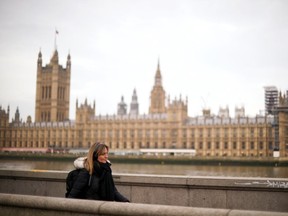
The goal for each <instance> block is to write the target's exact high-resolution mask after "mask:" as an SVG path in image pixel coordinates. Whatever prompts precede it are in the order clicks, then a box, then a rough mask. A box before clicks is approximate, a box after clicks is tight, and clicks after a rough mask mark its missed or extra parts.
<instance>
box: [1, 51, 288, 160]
mask: <svg viewBox="0 0 288 216" xmlns="http://www.w3.org/2000/svg"><path fill="white" fill-rule="evenodd" d="M37 65H38V67H37V85H36V86H37V88H36V107H35V109H36V110H35V111H36V112H35V121H34V122H32V120H31V117H28V119H27V120H26V121H22V119H21V118H20V112H19V110H18V109H17V111H16V113H15V118H13V120H12V121H11V122H9V115H10V109H9V107H8V108H7V110H5V109H4V108H2V107H0V147H1V148H39V149H40V148H44V149H45V148H53V149H66V150H69V149H70V150H71V149H87V148H89V147H90V145H91V144H93V143H95V142H105V143H106V144H108V145H109V146H110V149H111V151H114V152H117V151H118V152H125V151H139V152H140V150H142V152H143V149H170V150H169V151H171V149H175V151H176V150H179V149H186V150H189V151H190V150H192V152H193V154H194V155H196V156H213V157H217V156H218V157H224V156H227V157H270V156H273V151H274V149H275V146H276V144H277V148H278V149H279V154H280V157H287V156H288V145H287V144H288V111H287V108H288V102H287V95H285V94H284V95H280V96H279V103H278V96H277V95H276V92H275V91H274V89H268V88H267V95H265V96H267V99H268V100H267V110H268V111H269V110H271V107H272V105H273V106H274V105H277V107H278V108H277V112H276V114H277V122H276V121H275V118H274V116H273V115H256V116H255V117H247V116H245V109H244V107H240V108H239V107H236V108H235V117H230V115H229V108H228V107H226V108H220V110H219V113H218V115H213V114H211V111H210V110H209V109H205V110H203V115H200V116H195V117H190V116H188V98H185V99H183V98H182V97H181V95H180V97H179V98H175V99H174V100H171V99H170V97H167V96H166V93H165V90H164V85H163V83H162V74H161V70H160V63H159V61H158V65H157V69H156V73H155V77H154V85H153V86H152V90H151V94H150V106H149V111H148V114H139V109H138V107H139V104H138V98H137V93H136V89H134V90H133V94H132V101H131V104H130V110H127V109H129V107H128V106H127V104H126V103H125V102H124V97H123V96H122V98H121V101H120V102H119V104H118V108H117V114H114V115H97V112H96V111H97V109H96V105H95V101H94V102H93V104H89V103H88V101H87V100H85V101H84V103H82V104H79V103H78V100H77V101H76V118H75V120H70V119H69V100H70V72H71V57H70V55H68V57H67V64H66V68H63V67H62V66H61V65H59V63H58V52H57V50H55V52H54V55H53V57H52V58H51V61H50V63H49V64H47V65H46V66H45V67H42V55H41V52H40V53H39V55H38V63H37ZM265 90H266V89H265ZM271 91H272V93H271ZM270 93H271V94H270ZM270 98H273V100H270ZM275 101H277V103H276V102H275ZM268 113H269V112H268ZM275 125H277V127H275ZM275 128H277V130H275ZM153 151H155V150H153Z"/></svg>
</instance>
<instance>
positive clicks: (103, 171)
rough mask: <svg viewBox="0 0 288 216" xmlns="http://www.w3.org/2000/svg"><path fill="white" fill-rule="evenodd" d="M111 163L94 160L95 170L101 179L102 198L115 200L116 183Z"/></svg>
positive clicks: (100, 191)
mask: <svg viewBox="0 0 288 216" xmlns="http://www.w3.org/2000/svg"><path fill="white" fill-rule="evenodd" d="M110 165H111V164H110V163H108V162H107V163H100V162H98V161H95V162H94V172H95V173H96V175H97V176H98V177H100V181H99V194H100V197H101V199H102V200H106V201H114V200H115V185H114V181H113V177H112V170H111V168H110Z"/></svg>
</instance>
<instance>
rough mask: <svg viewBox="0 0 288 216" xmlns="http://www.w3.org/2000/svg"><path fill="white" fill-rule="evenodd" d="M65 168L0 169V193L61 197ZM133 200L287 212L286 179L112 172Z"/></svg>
mask: <svg viewBox="0 0 288 216" xmlns="http://www.w3.org/2000/svg"><path fill="white" fill-rule="evenodd" d="M67 173H68V172H67V171H66V172H65V171H46V170H31V171H15V170H13V171H12V170H0V193H7V194H23V195H35V196H47V197H62V198H63V197H64V194H65V190H66V186H65V179H66V176H67ZM113 178H114V180H115V183H116V186H117V188H118V190H119V191H120V192H121V193H122V194H123V195H125V196H126V197H127V198H128V199H129V200H131V201H132V202H133V203H142V204H159V205H171V206H189V207H200V208H213V209H216V208H217V209H239V210H251V211H252V210H255V211H268V212H269V211H272V212H276V211H277V212H288V201H287V200H288V179H281V178H278V179H277V178H269V179H268V178H225V177H200V176H199V177H187V176H164V175H131V174H114V175H113Z"/></svg>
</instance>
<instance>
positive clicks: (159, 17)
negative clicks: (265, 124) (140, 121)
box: [0, 0, 288, 121]
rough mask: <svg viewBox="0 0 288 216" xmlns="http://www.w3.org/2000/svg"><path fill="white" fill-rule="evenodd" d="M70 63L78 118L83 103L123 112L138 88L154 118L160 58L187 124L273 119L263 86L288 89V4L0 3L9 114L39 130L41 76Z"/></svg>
mask: <svg viewBox="0 0 288 216" xmlns="http://www.w3.org/2000/svg"><path fill="white" fill-rule="evenodd" d="M55 28H56V29H57V30H58V31H59V34H58V37H57V49H58V52H59V62H60V64H62V65H63V66H64V67H66V59H67V55H68V53H70V54H71V60H72V76H71V95H70V118H71V119H75V104H76V99H77V98H78V99H79V103H83V102H84V100H85V98H87V99H88V103H90V104H92V103H93V100H95V101H96V115H99V114H101V115H106V114H115V113H117V104H118V103H119V102H120V101H121V96H124V101H125V102H126V103H127V105H128V106H130V102H131V97H132V93H133V89H134V88H136V91H137V95H138V102H139V111H140V114H144V113H148V110H149V105H150V92H151V90H152V87H153V85H154V76H155V73H156V69H157V62H158V58H159V59H160V69H161V74H162V80H163V82H162V84H163V87H164V89H165V91H166V95H167V96H168V95H170V98H171V99H174V98H175V97H177V98H179V96H180V94H181V95H182V98H186V96H187V97H188V109H189V110H188V115H189V116H191V117H193V116H196V115H200V114H201V110H202V108H210V109H211V111H212V113H214V114H217V113H218V111H219V107H226V106H228V107H229V109H230V115H231V116H232V117H233V116H234V110H235V107H236V106H238V107H240V106H244V107H245V110H246V114H247V115H248V116H256V114H258V113H259V111H260V110H264V88H263V87H264V86H267V85H269V86H270V85H273V86H276V87H277V88H278V89H279V90H282V91H284V90H287V89H288V1H287V0H239V1H237V0H227V1H225V0H187V1H185V0H141V1H140V0H113V1H112V0H105V1H104V0H91V1H90V0H83V1H79V0H61V1H59V0H57V1H56V0H49V1H40V0H25V1H23V0H1V1H0V105H1V106H2V107H4V108H5V109H7V106H8V105H10V118H11V117H14V114H15V111H16V108H17V106H18V107H19V110H20V115H21V117H22V119H23V120H25V121H26V118H27V116H28V115H31V116H32V120H33V121H34V119H35V118H34V111H35V94H36V68H37V57H38V52H39V50H40V49H41V52H42V56H43V66H44V65H46V64H48V63H49V62H50V58H51V56H52V53H53V51H54V37H55Z"/></svg>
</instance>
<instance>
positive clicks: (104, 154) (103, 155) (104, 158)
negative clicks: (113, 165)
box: [98, 148, 108, 163]
mask: <svg viewBox="0 0 288 216" xmlns="http://www.w3.org/2000/svg"><path fill="white" fill-rule="evenodd" d="M107 160H108V150H107V148H104V150H103V151H102V152H101V153H100V154H99V155H98V161H99V162H100V163H106V162H107Z"/></svg>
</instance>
